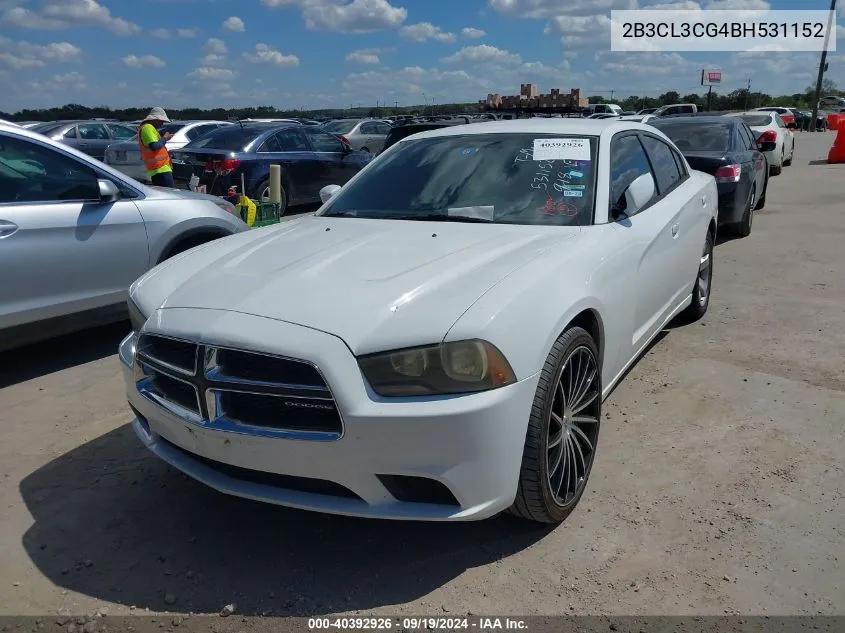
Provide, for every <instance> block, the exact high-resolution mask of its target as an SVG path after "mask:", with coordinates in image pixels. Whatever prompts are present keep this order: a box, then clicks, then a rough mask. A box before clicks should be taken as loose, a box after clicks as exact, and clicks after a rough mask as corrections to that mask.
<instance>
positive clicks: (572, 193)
mask: <svg viewBox="0 0 845 633" xmlns="http://www.w3.org/2000/svg"><path fill="white" fill-rule="evenodd" d="M563 197H564V198H583V197H584V192H583V191H578V190H576V189H566V190H564V192H563Z"/></svg>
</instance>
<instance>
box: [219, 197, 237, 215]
mask: <svg viewBox="0 0 845 633" xmlns="http://www.w3.org/2000/svg"><path fill="white" fill-rule="evenodd" d="M214 204H216V205H217V206H218V207H220V208H221V209H223V210H224V211H225V212H226V213H231V214H232V215H234V216H235V217H238V218H240V217H241V214H240V213H238V210H237V209H236V208H235V205H233V204H232V203H231V202H229V201H228V200H223V198H220V199H219V200H215V201H214Z"/></svg>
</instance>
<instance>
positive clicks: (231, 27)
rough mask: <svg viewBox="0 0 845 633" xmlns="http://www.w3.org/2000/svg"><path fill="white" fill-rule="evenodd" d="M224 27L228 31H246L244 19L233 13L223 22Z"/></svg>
mask: <svg viewBox="0 0 845 633" xmlns="http://www.w3.org/2000/svg"><path fill="white" fill-rule="evenodd" d="M223 28H224V29H225V30H227V31H234V32H236V33H243V32H244V31H246V27H245V26H244V21H243V20H241V19H240V18H239V17H238V16H236V15H233V16H232V17H230V18H226V20H225V21H224V22H223Z"/></svg>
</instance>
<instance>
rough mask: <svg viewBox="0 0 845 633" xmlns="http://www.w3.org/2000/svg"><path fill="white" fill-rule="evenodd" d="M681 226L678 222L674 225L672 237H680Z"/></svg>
mask: <svg viewBox="0 0 845 633" xmlns="http://www.w3.org/2000/svg"><path fill="white" fill-rule="evenodd" d="M679 229H680V227H679V226H678V225H677V224H673V225H672V237H678V230H679Z"/></svg>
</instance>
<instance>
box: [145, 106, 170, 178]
mask: <svg viewBox="0 0 845 633" xmlns="http://www.w3.org/2000/svg"><path fill="white" fill-rule="evenodd" d="M169 122H170V119H169V118H168V117H167V114H166V113H165V112H164V110H163V109H162V108H153V109H152V110H150V113H149V114H148V115H147V117H146V118H145V119H144V120H143V121H142V122H141V126H140V127H139V128H138V148H139V149H140V150H141V160H143V161H144V166H145V167H146V168H147V176H149V178H150V180H151V181H152V183H153V184H154V185H156V186H157V187H171V188H175V186H176V185H175V184H174V182H173V168H172V167H171V165H170V154H168V153H167V147H165V143H167V141H169V140H170V139H171V138H173V134H171V133H170V132H166V133H165V134H164V136H163V137H162V136H160V135H159V133H158V130H159V128H160V127H161V126H162V125H164V124H165V123H169Z"/></svg>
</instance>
